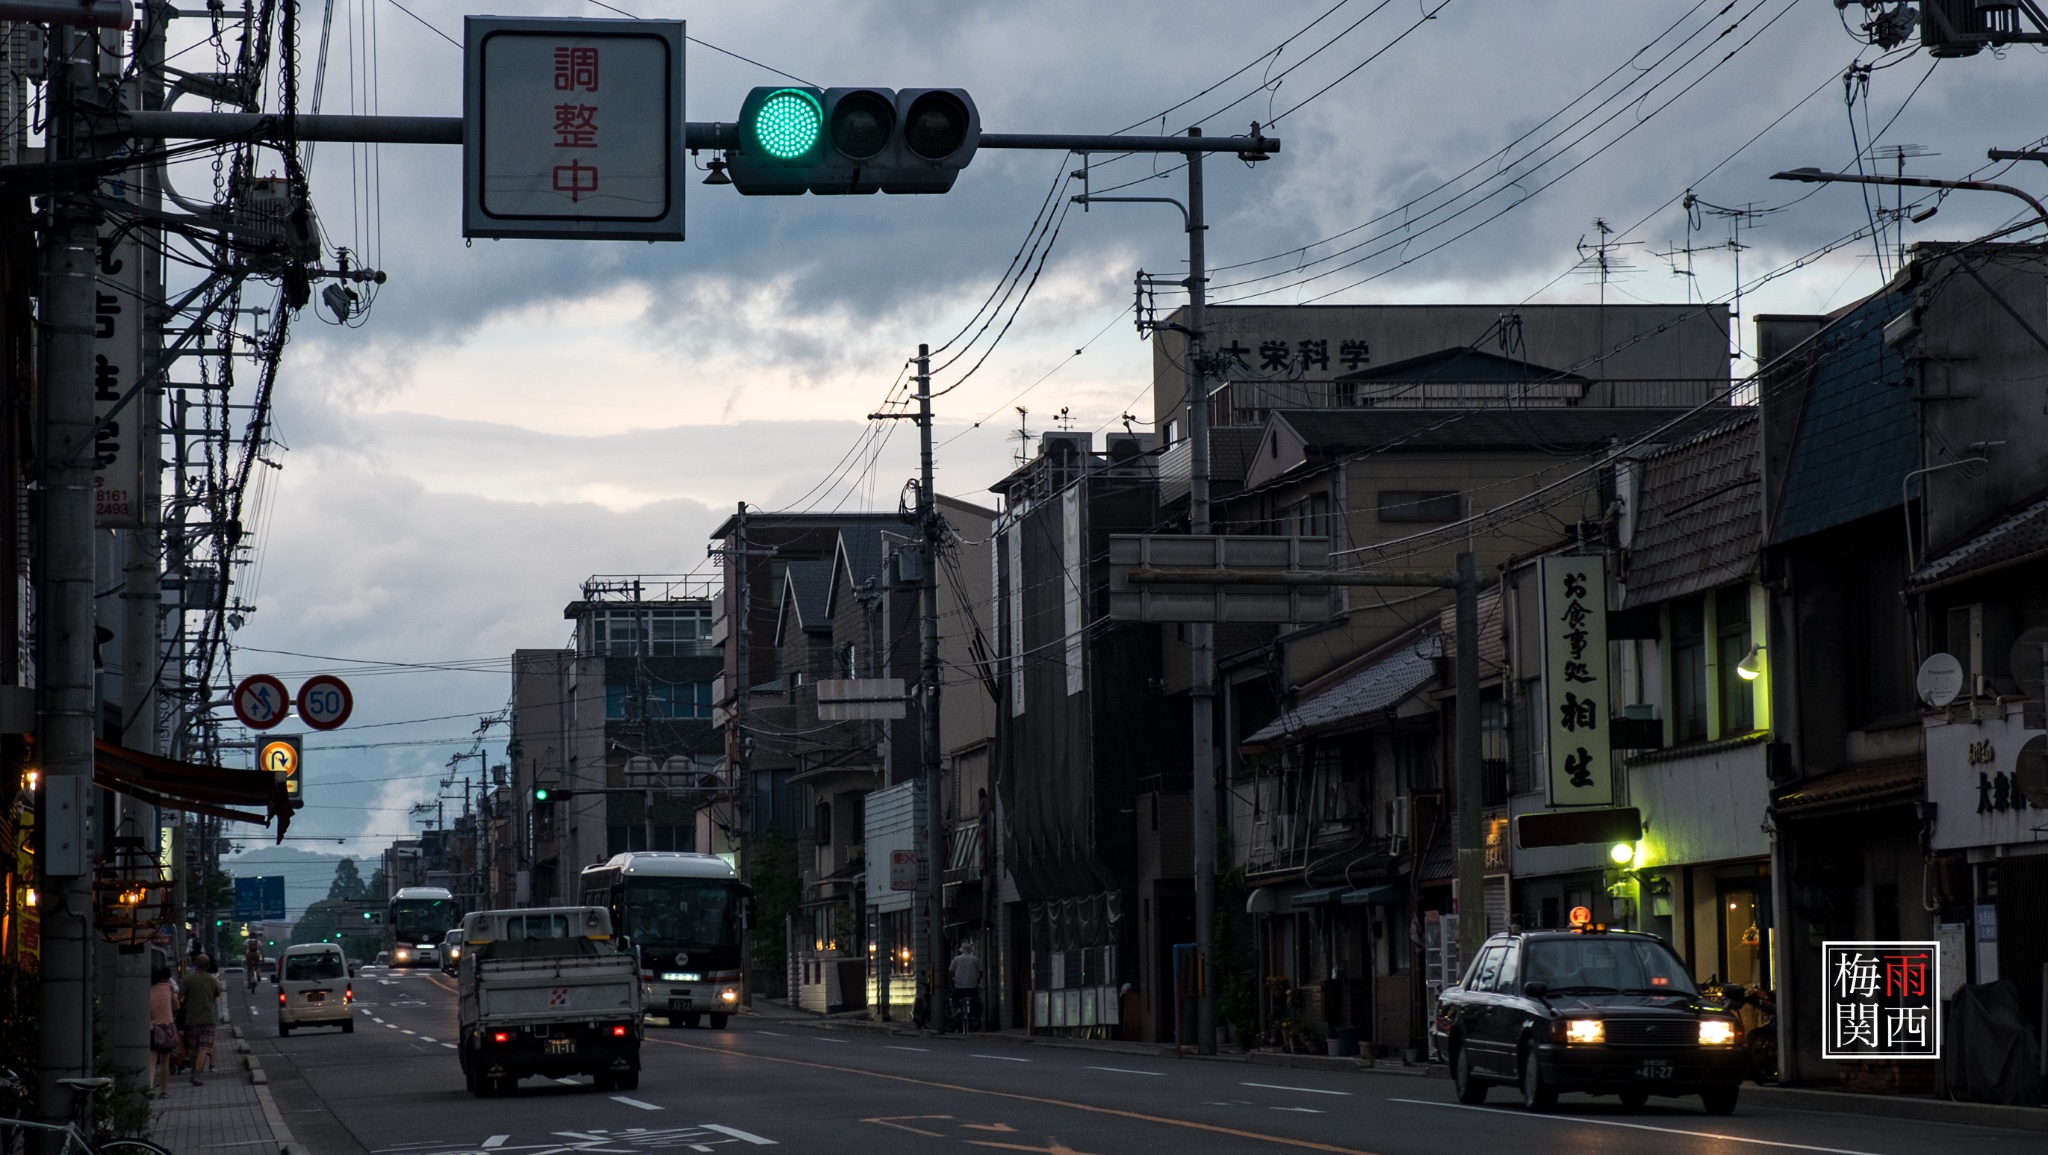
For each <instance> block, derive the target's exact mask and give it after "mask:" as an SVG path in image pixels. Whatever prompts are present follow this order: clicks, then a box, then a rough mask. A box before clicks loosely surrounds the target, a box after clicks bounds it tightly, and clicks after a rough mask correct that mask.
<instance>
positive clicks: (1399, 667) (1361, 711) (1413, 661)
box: [1244, 634, 1443, 748]
mask: <svg viewBox="0 0 2048 1155" xmlns="http://www.w3.org/2000/svg"><path fill="white" fill-rule="evenodd" d="M1442 652H1443V645H1442V639H1440V638H1438V637H1437V636H1436V635H1435V634H1422V635H1419V636H1417V637H1416V638H1415V639H1414V640H1413V641H1411V642H1409V643H1407V644H1405V645H1402V646H1400V647H1398V648H1396V649H1394V650H1393V651H1392V652H1390V653H1388V654H1387V655H1386V656H1385V657H1383V658H1381V659H1379V660H1378V661H1376V662H1373V663H1371V664H1370V665H1368V666H1366V667H1365V668H1364V669H1361V670H1359V671H1358V672H1357V673H1355V674H1352V675H1351V676H1350V677H1348V678H1345V679H1343V680H1342V681H1340V682H1338V683H1337V684H1336V685H1334V686H1331V687H1330V688H1329V689H1327V690H1325V691H1323V692H1322V693H1320V694H1317V695H1316V696H1315V697H1313V698H1310V699H1308V700H1307V701H1305V702H1301V703H1298V704H1297V705H1296V706H1295V707H1294V708H1293V709H1291V710H1282V711H1281V712H1280V717H1278V718H1276V719H1274V720H1273V721H1272V722H1270V723H1268V724H1267V725H1265V726H1264V727H1262V728H1261V729H1260V730H1259V731H1258V732H1257V733H1255V734H1253V735H1252V736H1251V737H1249V738H1246V739H1245V740H1244V745H1245V747H1246V748H1253V747H1263V746H1268V745H1272V744H1273V743H1276V742H1279V741H1281V740H1283V739H1286V738H1290V737H1296V736H1299V735H1302V734H1304V733H1307V732H1310V731H1314V730H1317V729H1321V728H1324V727H1329V726H1337V725H1342V724H1344V723H1347V722H1354V721H1358V720H1360V719H1363V718H1365V717H1367V716H1369V715H1372V714H1374V713H1377V712H1379V711H1381V710H1384V709H1386V708H1387V707H1389V706H1392V705H1395V704H1397V703H1399V702H1400V701H1401V699H1403V698H1406V697H1407V696H1408V695H1410V694H1412V693H1414V692H1415V691H1416V690H1419V689H1421V688H1422V687H1423V686H1424V685H1426V684H1428V682H1429V681H1430V680H1431V679H1432V678H1435V677H1436V659H1437V657H1438V656H1439V655H1440V654H1441V653H1442Z"/></svg>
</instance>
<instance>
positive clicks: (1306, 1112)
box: [1273, 1107, 1329, 1115]
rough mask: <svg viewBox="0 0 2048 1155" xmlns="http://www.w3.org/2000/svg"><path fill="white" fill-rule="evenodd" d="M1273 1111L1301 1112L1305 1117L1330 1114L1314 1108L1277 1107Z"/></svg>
mask: <svg viewBox="0 0 2048 1155" xmlns="http://www.w3.org/2000/svg"><path fill="white" fill-rule="evenodd" d="M1273 1109H1274V1110H1275V1111H1299V1112H1301V1113H1302V1114H1304V1115H1327V1114H1329V1112H1328V1111H1318V1110H1316V1109H1315V1108H1314V1107H1275V1108H1273Z"/></svg>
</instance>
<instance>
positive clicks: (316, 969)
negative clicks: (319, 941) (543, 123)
mask: <svg viewBox="0 0 2048 1155" xmlns="http://www.w3.org/2000/svg"><path fill="white" fill-rule="evenodd" d="M347 970H348V968H347V967H346V966H344V965H343V963H342V961H341V952H340V951H338V950H330V951H321V952H320V953H318V954H288V955H286V956H284V977H285V981H286V982H295V983H296V982H319V981H321V980H323V979H338V978H341V977H343V976H344V975H345V974H346V973H347Z"/></svg>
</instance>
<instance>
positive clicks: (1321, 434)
mask: <svg viewBox="0 0 2048 1155" xmlns="http://www.w3.org/2000/svg"><path fill="white" fill-rule="evenodd" d="M1727 416H1728V410H1727V409H1725V408H1722V407H1720V406H1713V407H1710V408H1708V409H1706V410H1703V411H1702V412H1700V413H1696V414H1689V415H1688V414H1685V413H1683V412H1682V411H1680V410H1675V409H1607V408H1598V407H1584V408H1581V407H1577V406H1559V407H1553V408H1530V409H1504V408H1498V407H1495V408H1486V409H1395V408H1366V409H1276V410H1274V411H1273V413H1272V416H1271V420H1274V421H1284V422H1286V423H1287V425H1288V426H1289V427H1290V428H1291V429H1293V430H1294V432H1295V433H1296V434H1297V435H1298V436H1300V438H1301V440H1302V443H1303V445H1304V446H1306V448H1307V451H1308V455H1309V457H1311V458H1316V457H1325V458H1327V457H1336V456H1342V455H1344V454H1350V453H1361V452H1364V451H1367V450H1378V451H1383V452H1394V453H1404V452H1406V453H1421V452H1432V451H1442V450H1474V449H1536V450H1543V451H1549V452H1572V453H1586V452H1591V451H1593V450H1596V449H1600V448H1603V447H1605V446H1606V445H1608V444H1609V443H1610V442H1612V441H1613V440H1614V439H1615V438H1617V437H1618V438H1620V439H1621V440H1623V441H1633V440H1634V439H1636V438H1638V437H1641V436H1643V435H1644V434H1647V433H1649V432H1651V431H1652V430H1655V429H1658V428H1660V427H1662V426H1664V425H1666V424H1669V423H1671V422H1673V421H1676V422H1677V423H1678V424H1677V425H1676V426H1675V427H1674V428H1673V429H1672V431H1671V434H1670V437H1669V440H1670V441H1677V440H1680V439H1683V438H1686V437H1690V436H1692V435H1693V434H1695V433H1698V432H1699V431H1701V430H1702V429H1705V428H1708V427H1711V426H1712V425H1714V424H1715V423H1717V422H1719V421H1722V420H1725V419H1726V418H1727Z"/></svg>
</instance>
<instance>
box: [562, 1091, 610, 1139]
mask: <svg viewBox="0 0 2048 1155" xmlns="http://www.w3.org/2000/svg"><path fill="white" fill-rule="evenodd" d="M555 1081H556V1082H558V1083H559V1082H561V1080H560V1079H557V1080H555ZM555 1134H557V1135H560V1136H561V1137H562V1138H564V1139H578V1140H581V1141H582V1142H585V1143H602V1142H604V1140H602V1139H600V1138H598V1137H597V1136H596V1135H590V1134H586V1133H584V1132H582V1131H557V1132H555Z"/></svg>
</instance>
